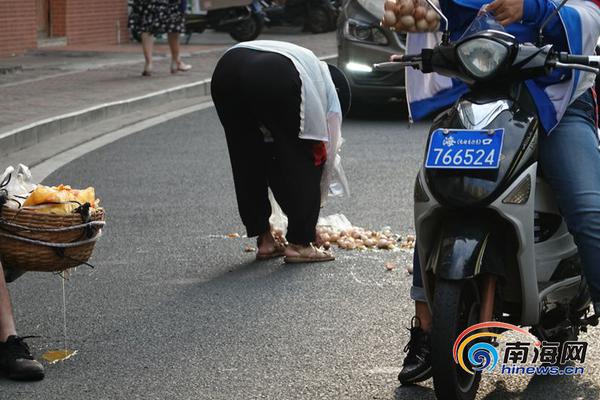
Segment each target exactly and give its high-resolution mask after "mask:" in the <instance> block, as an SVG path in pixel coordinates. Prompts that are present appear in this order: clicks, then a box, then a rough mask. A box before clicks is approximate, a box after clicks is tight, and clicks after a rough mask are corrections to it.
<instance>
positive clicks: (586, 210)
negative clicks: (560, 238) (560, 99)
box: [539, 92, 600, 314]
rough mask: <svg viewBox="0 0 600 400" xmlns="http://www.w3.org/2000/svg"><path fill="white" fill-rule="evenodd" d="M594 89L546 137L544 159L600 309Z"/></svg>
mask: <svg viewBox="0 0 600 400" xmlns="http://www.w3.org/2000/svg"><path fill="white" fill-rule="evenodd" d="M594 112H595V106H594V102H593V98H592V95H591V92H587V93H585V94H583V95H582V96H581V97H580V98H579V99H577V100H576V101H575V102H574V103H573V104H572V105H571V106H570V107H569V108H568V109H567V111H566V113H565V115H564V117H563V118H562V120H561V122H560V124H559V125H558V126H557V128H556V129H555V130H554V131H553V132H552V133H551V134H550V135H547V136H543V137H542V138H541V139H540V151H539V161H540V167H541V169H542V172H543V174H544V177H545V178H546V180H547V181H548V183H549V184H550V186H551V187H552V190H553V191H554V194H555V195H556V199H557V202H558V205H559V207H560V210H561V213H562V215H563V217H564V218H565V221H566V223H567V226H568V228H569V231H570V232H571V234H572V235H573V237H574V239H575V243H576V244H577V248H578V250H579V255H580V257H581V260H582V264H583V269H584V274H585V277H586V280H587V282H588V285H589V287H590V294H591V296H592V300H593V301H594V308H595V311H596V313H597V314H600V307H599V306H600V268H598V265H597V263H598V259H600V150H599V148H598V145H599V142H598V135H597V131H596V127H595V116H594Z"/></svg>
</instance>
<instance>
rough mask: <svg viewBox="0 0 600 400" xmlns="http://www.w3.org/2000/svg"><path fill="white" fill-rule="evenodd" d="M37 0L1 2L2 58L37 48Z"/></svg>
mask: <svg viewBox="0 0 600 400" xmlns="http://www.w3.org/2000/svg"><path fill="white" fill-rule="evenodd" d="M35 13H36V9H35V0H0V57H7V56H11V55H13V54H22V53H24V52H25V50H27V49H31V48H35V47H37V25H36V24H37V22H36V17H35Z"/></svg>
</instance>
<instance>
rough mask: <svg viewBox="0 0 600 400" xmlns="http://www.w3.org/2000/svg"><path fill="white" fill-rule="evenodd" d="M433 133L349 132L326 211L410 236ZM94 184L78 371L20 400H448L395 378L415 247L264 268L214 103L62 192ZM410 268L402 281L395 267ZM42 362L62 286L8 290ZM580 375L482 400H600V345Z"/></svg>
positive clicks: (46, 277)
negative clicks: (342, 192) (99, 229)
mask: <svg viewBox="0 0 600 400" xmlns="http://www.w3.org/2000/svg"><path fill="white" fill-rule="evenodd" d="M426 129H427V125H426V124H417V125H415V126H413V127H412V128H411V129H407V125H406V123H405V122H402V121H401V120H400V119H399V118H389V117H386V114H379V115H374V116H373V117H371V118H368V119H366V118H362V119H352V120H348V121H346V122H345V125H344V135H345V137H346V139H347V142H346V144H345V147H344V150H343V152H344V154H343V158H344V165H345V168H346V173H347V175H348V177H349V180H350V185H351V189H352V197H350V198H347V199H337V200H333V201H331V202H330V203H329V204H328V205H327V207H326V208H325V209H324V210H323V213H322V214H323V215H328V214H332V213H336V212H342V213H344V214H345V215H346V216H347V217H348V218H349V219H350V221H352V222H353V223H354V224H355V225H359V226H363V227H368V228H375V229H377V228H380V227H382V226H386V225H389V226H391V227H392V229H393V230H395V231H397V232H399V233H401V234H407V233H412V232H413V231H414V228H413V226H412V225H413V224H412V208H411V203H412V186H413V179H414V176H415V174H416V171H417V168H418V164H419V162H420V159H421V156H422V153H423V150H422V149H423V145H424V139H425V138H424V133H425V131H426ZM61 182H64V183H69V184H72V185H73V186H80V187H85V186H88V185H94V186H95V187H96V190H97V193H98V195H99V196H100V197H101V198H102V200H103V205H104V206H105V208H106V209H107V212H108V226H107V229H106V231H105V236H104V238H103V239H102V240H101V242H100V243H99V245H98V247H97V249H96V252H95V255H94V257H93V260H92V263H93V264H95V265H96V268H95V269H89V268H87V267H80V268H79V269H78V270H77V271H76V272H75V273H74V274H73V275H72V277H71V279H70V281H68V282H67V285H66V286H67V317H68V332H69V334H68V347H69V348H71V349H76V350H78V354H77V355H76V356H75V357H73V358H72V359H70V360H67V361H65V362H62V363H58V364H55V365H48V366H47V377H46V379H45V380H44V381H42V382H39V383H26V384H23V383H14V382H10V381H8V380H6V379H3V378H0V398H1V399H7V400H9V399H10V400H17V399H60V400H68V399H228V400H230V399H262V398H267V399H433V398H434V396H433V391H432V389H431V383H430V382H429V383H426V384H424V385H422V386H418V387H412V388H401V387H400V386H399V384H398V382H397V380H396V376H397V374H398V371H399V369H400V365H401V362H402V358H403V353H402V348H403V347H404V345H405V344H406V342H407V337H408V335H407V333H408V331H407V330H406V329H405V327H406V326H407V324H408V322H409V319H410V317H411V315H412V311H411V309H412V306H411V303H410V301H409V299H408V289H409V287H410V280H411V277H410V275H408V274H407V272H406V271H405V267H406V265H408V263H409V262H410V260H411V258H412V255H411V254H410V253H408V252H397V253H390V252H366V253H357V252H345V251H339V250H338V251H337V252H336V255H337V257H338V258H337V260H336V261H335V262H332V263H327V264H322V265H298V266H287V265H283V264H282V262H281V260H272V261H268V262H260V263H258V262H254V261H253V256H252V255H251V254H248V253H245V252H244V246H245V245H247V244H250V245H251V244H253V242H252V241H251V240H250V239H243V238H240V239H226V238H223V237H222V236H221V235H225V234H227V233H232V232H239V233H243V227H242V226H241V222H240V220H239V217H238V214H237V209H236V202H235V196H234V192H233V182H232V178H231V173H230V167H229V160H228V157H227V151H226V146H225V140H224V137H223V133H222V129H221V127H220V125H219V123H218V120H217V118H216V114H215V112H214V109H208V110H204V111H201V112H198V113H194V114H191V115H189V116H186V117H182V118H179V119H177V120H173V121H170V122H168V123H165V124H162V125H159V126H156V127H154V128H152V129H148V130H146V131H144V132H141V133H139V134H135V135H133V136H129V137H127V138H124V139H122V140H119V141H117V142H114V143H112V144H110V145H108V146H106V147H104V148H101V149H99V150H97V151H94V152H92V153H90V154H87V155H85V156H84V157H81V158H80V159H78V160H76V161H74V162H72V163H70V164H68V165H66V166H65V167H63V168H61V169H60V170H58V171H56V172H55V173H54V174H52V175H51V176H50V177H48V179H47V180H46V183H52V184H57V183H61ZM386 261H395V262H397V263H398V265H399V267H398V268H397V269H396V270H394V271H391V272H390V271H387V270H386V269H385V268H384V263H385V262H386ZM10 289H11V293H12V297H13V301H14V307H15V312H16V317H17V322H18V328H19V331H20V333H21V334H22V335H30V334H33V335H40V336H42V337H41V338H38V339H31V340H30V343H31V344H32V347H33V349H34V351H35V353H36V354H37V355H40V354H41V353H43V352H44V351H46V350H48V349H53V348H60V347H62V346H63V344H62V341H63V335H62V331H63V324H62V292H61V278H59V277H57V276H52V275H50V274H40V273H37V274H36V273H30V274H26V275H25V276H24V277H22V278H20V279H19V280H18V281H17V282H15V283H14V284H11V285H10ZM584 338H585V339H587V340H588V341H589V342H590V351H588V362H587V363H586V366H587V367H588V372H587V374H586V375H585V376H584V377H581V378H535V379H529V378H525V377H520V378H511V379H510V380H509V379H505V378H502V377H498V376H486V377H484V379H483V383H482V388H481V390H480V396H479V398H480V399H502V400H508V399H521V398H522V399H547V398H549V397H552V398H555V399H597V398H600V383H599V378H598V377H597V376H596V371H597V367H596V366H597V365H598V360H599V355H598V353H599V352H597V351H596V349H597V348H598V339H597V336H594V337H592V335H587V336H585V337H584Z"/></svg>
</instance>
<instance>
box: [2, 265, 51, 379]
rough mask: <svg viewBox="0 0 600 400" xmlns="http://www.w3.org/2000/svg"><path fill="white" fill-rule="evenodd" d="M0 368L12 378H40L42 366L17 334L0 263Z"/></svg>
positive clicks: (42, 376)
mask: <svg viewBox="0 0 600 400" xmlns="http://www.w3.org/2000/svg"><path fill="white" fill-rule="evenodd" d="M0 370H2V372H4V373H5V374H6V376H8V378H10V379H14V380H27V381H29V380H40V379H43V378H44V367H43V366H42V364H40V363H39V362H37V361H36V360H34V359H33V357H32V356H31V352H30V351H29V347H28V346H27V344H26V343H25V342H23V339H22V338H20V337H18V336H17V331H16V328H15V321H14V316H13V312H12V305H11V303H10V296H9V293H8V288H7V287H6V282H5V279H4V270H3V268H2V265H0Z"/></svg>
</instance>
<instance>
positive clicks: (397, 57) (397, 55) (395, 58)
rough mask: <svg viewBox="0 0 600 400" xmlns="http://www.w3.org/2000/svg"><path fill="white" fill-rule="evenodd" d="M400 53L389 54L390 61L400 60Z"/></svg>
mask: <svg viewBox="0 0 600 400" xmlns="http://www.w3.org/2000/svg"><path fill="white" fill-rule="evenodd" d="M402 57H403V55H402V54H392V55H391V56H390V61H402Z"/></svg>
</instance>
